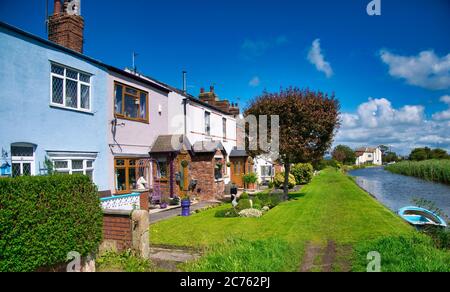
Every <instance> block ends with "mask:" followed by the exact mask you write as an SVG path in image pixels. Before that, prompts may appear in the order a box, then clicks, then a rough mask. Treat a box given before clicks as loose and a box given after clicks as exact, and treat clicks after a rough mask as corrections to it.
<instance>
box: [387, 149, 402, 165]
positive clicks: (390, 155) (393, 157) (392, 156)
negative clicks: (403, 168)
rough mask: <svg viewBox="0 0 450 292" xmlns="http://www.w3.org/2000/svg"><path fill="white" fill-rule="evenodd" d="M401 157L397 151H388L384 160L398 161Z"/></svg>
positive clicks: (388, 161)
mask: <svg viewBox="0 0 450 292" xmlns="http://www.w3.org/2000/svg"><path fill="white" fill-rule="evenodd" d="M399 160H400V159H399V157H398V155H397V153H395V152H387V153H386V154H385V155H384V156H383V161H384V162H387V163H390V162H397V161H399Z"/></svg>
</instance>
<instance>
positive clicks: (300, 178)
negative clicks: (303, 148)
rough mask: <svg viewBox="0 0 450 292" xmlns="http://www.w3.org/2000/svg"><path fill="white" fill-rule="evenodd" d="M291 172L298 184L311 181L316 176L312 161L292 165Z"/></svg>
mask: <svg viewBox="0 0 450 292" xmlns="http://www.w3.org/2000/svg"><path fill="white" fill-rule="evenodd" d="M291 172H292V175H293V176H294V177H295V181H296V183H297V184H298V185H305V184H308V183H310V182H311V180H312V178H313V176H314V168H313V166H312V165H311V164H310V163H298V164H296V165H294V166H293V167H292V170H291Z"/></svg>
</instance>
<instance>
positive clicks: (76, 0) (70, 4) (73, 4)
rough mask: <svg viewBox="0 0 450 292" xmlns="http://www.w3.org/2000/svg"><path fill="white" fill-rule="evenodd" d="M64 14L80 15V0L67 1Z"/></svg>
mask: <svg viewBox="0 0 450 292" xmlns="http://www.w3.org/2000/svg"><path fill="white" fill-rule="evenodd" d="M66 4H67V7H66V12H67V14H69V15H80V8H81V3H80V0H69V1H67V3H66Z"/></svg>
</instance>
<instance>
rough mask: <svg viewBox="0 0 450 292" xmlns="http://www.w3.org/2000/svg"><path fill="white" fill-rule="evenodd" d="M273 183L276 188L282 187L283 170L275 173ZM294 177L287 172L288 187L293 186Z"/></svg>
mask: <svg viewBox="0 0 450 292" xmlns="http://www.w3.org/2000/svg"><path fill="white" fill-rule="evenodd" d="M273 182H274V184H275V186H276V187H277V188H282V187H283V184H284V172H279V173H277V174H276V175H275V179H274V181H273ZM295 183H296V182H295V177H294V176H293V175H292V173H290V174H289V184H288V187H289V188H290V189H292V188H293V187H295Z"/></svg>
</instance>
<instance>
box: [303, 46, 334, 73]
mask: <svg viewBox="0 0 450 292" xmlns="http://www.w3.org/2000/svg"><path fill="white" fill-rule="evenodd" d="M308 61H309V62H311V64H313V65H315V66H316V69H317V70H318V71H320V72H323V73H325V75H326V76H327V78H330V77H331V76H333V69H332V68H331V65H330V63H329V62H327V61H325V57H324V55H323V54H322V49H321V47H320V39H316V40H314V41H313V43H312V46H311V48H310V50H309V53H308Z"/></svg>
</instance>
